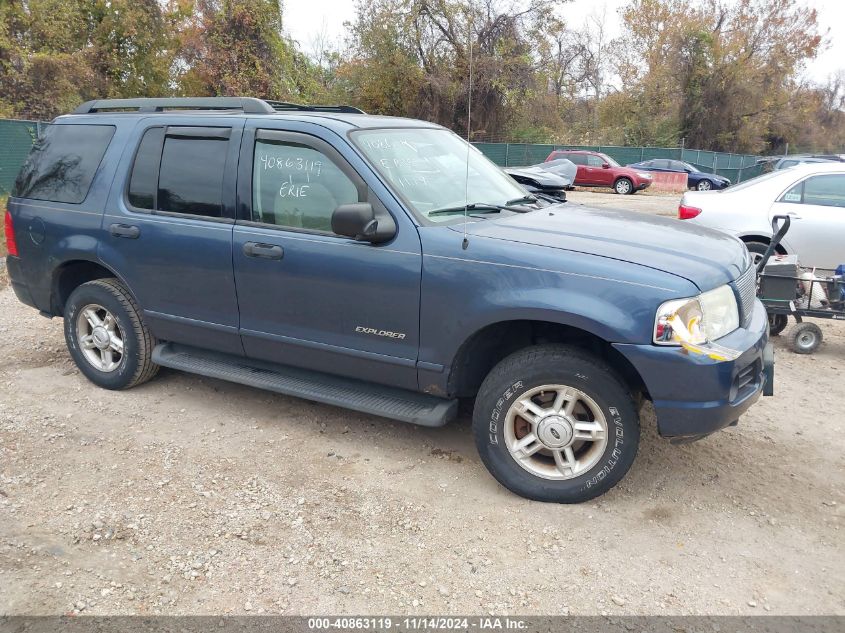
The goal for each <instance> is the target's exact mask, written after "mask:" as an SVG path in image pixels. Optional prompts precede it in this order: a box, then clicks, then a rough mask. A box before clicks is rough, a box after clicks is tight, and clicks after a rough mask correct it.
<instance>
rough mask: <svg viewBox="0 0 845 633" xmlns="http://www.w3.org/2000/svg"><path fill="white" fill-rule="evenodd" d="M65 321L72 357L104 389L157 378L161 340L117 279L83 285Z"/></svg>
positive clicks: (67, 309) (70, 303)
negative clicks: (156, 350) (154, 358)
mask: <svg viewBox="0 0 845 633" xmlns="http://www.w3.org/2000/svg"><path fill="white" fill-rule="evenodd" d="M64 317H65V323H64V329H65V341H66V342H67V347H68V350H69V351H70V355H71V357H73V360H74V362H75V363H76V366H77V367H79V371H81V372H82V373H83V374H84V375H85V377H86V378H88V380H90V381H91V382H93V383H94V384H95V385H97V386H98V387H103V388H104V389H128V388H129V387H134V386H135V385H139V384H141V383H142V382H146V381H147V380H149V379H150V378H152V377H153V376H155V374H156V372H157V371H158V365H155V364H154V363H153V362H152V353H153V347H154V346H155V339H154V338H153V336H152V334H150V332H149V330H148V329H147V326H146V324H145V323H144V320H143V318H142V316H141V310H140V308H139V307H138V305H137V304H136V303H135V300H134V299H133V298H132V295H131V294H129V291H128V290H127V289H126V288H125V287H124V286H123V285H122V284H121V283H120V282H119V281H118V280H117V279H97V280H95V281H89V282H87V283H84V284H82V285H80V286H79V287H78V288H76V290H74V291H73V292H72V293H71V294H70V297H68V300H67V303H66V304H65V311H64Z"/></svg>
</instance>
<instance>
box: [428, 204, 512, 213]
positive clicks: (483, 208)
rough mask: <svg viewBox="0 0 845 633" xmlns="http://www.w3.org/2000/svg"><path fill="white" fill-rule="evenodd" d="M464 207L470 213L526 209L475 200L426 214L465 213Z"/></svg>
mask: <svg viewBox="0 0 845 633" xmlns="http://www.w3.org/2000/svg"><path fill="white" fill-rule="evenodd" d="M464 209H466V212H467V213H469V212H470V211H473V212H475V213H479V212H480V213H499V212H500V211H513V212H514V213H525V209H520V208H518V207H509V206H508V205H505V204H491V203H489V202H473V203H470V204H462V205H461V206H457V207H446V208H444V209H435V210H434V211H429V212H428V213H427V214H426V215H428V216H432V215H447V214H451V213H463V212H464Z"/></svg>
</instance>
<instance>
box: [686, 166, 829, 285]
mask: <svg viewBox="0 0 845 633" xmlns="http://www.w3.org/2000/svg"><path fill="white" fill-rule="evenodd" d="M775 215H788V216H790V218H791V219H792V225H791V227H790V229H789V232H788V233H787V235H786V236H785V237H784V239H783V241H782V242H781V245H782V249H781V250H782V251H783V252H786V253H790V254H793V253H794V254H797V255H798V259H799V261H800V262H801V265H802V266H805V267H817V268H823V269H826V270H833V269H835V268H836V267H837V266H839V265H840V264H845V163H805V164H801V165H796V166H794V167H790V168H788V169H783V170H779V171H774V172H771V173H768V174H764V175H762V176H758V177H757V178H753V179H751V180H748V181H746V182H743V183H740V184H738V185H734V186H733V187H730V188H728V189H724V190H722V191H690V192H687V193H685V194H684V196H683V198H681V204H680V206H679V207H678V217H679V218H680V219H682V220H687V221H689V222H693V223H695V224H701V225H702V226H707V227H710V228H714V229H719V230H721V231H724V232H726V233H731V234H733V235H736V236H737V237H739V238H740V239H741V240H742V241H743V242H745V244H746V246H748V250H749V251H751V253H752V255H754V257H755V261H756V260H759V258H760V256H761V255H762V253H763V252H765V250H766V247H767V246H768V244H769V242H770V240H771V237H772V218H773V217H774V216H775Z"/></svg>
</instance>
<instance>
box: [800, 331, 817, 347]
mask: <svg viewBox="0 0 845 633" xmlns="http://www.w3.org/2000/svg"><path fill="white" fill-rule="evenodd" d="M795 342H796V343H798V347H800V348H801V349H811V348H812V347H813V345H815V344H816V335H815V333H814V332H801V333H800V334H799V335H798V336H797V337H796V339H795Z"/></svg>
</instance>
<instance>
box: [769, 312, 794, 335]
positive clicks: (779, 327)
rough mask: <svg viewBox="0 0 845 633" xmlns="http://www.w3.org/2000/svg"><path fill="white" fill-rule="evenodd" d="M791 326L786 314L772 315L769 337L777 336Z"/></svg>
mask: <svg viewBox="0 0 845 633" xmlns="http://www.w3.org/2000/svg"><path fill="white" fill-rule="evenodd" d="M787 325H789V317H787V316H786V315H785V314H770V315H769V335H770V336H777V335H778V334H780V333H781V332H783V331H784V330H785V329H786V326H787Z"/></svg>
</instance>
